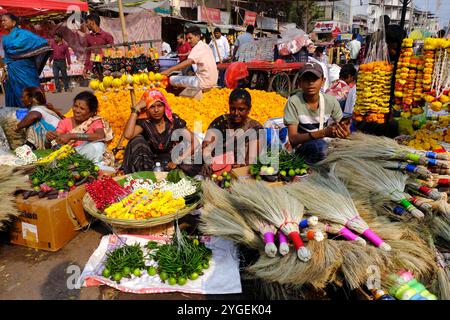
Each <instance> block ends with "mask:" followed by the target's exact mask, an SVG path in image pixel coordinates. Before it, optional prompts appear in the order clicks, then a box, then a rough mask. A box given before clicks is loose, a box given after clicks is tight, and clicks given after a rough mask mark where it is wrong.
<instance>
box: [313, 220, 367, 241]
mask: <svg viewBox="0 0 450 320" xmlns="http://www.w3.org/2000/svg"><path fill="white" fill-rule="evenodd" d="M317 228H319V229H320V230H322V231H323V232H326V233H329V234H334V235H340V236H342V237H344V238H345V239H347V240H349V241H355V242H358V243H359V244H361V245H363V246H365V245H366V244H367V242H366V240H364V239H363V238H361V237H360V236H358V235H356V234H354V233H353V232H352V231H351V230H349V229H348V228H346V227H344V226H343V225H339V224H337V223H330V222H327V223H319V224H318V225H317Z"/></svg>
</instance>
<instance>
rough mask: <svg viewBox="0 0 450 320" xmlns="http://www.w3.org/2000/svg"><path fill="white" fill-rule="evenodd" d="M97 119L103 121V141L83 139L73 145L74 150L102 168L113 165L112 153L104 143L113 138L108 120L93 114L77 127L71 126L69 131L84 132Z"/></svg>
mask: <svg viewBox="0 0 450 320" xmlns="http://www.w3.org/2000/svg"><path fill="white" fill-rule="evenodd" d="M98 120H101V121H102V123H103V130H104V132H105V138H104V139H103V141H92V142H88V141H85V142H83V143H82V144H81V145H79V146H77V147H75V150H76V151H77V152H78V153H80V154H82V155H84V156H85V157H86V158H88V159H90V160H91V161H93V162H94V163H95V164H96V165H98V166H100V168H101V169H102V167H105V166H106V167H112V166H114V155H113V154H112V152H111V151H109V150H108V148H106V144H105V142H108V141H111V140H112V139H113V130H112V128H111V126H110V125H109V123H108V121H106V120H105V119H103V118H102V117H99V116H93V117H90V118H89V119H88V120H86V121H84V122H83V123H82V124H80V125H78V126H77V127H75V128H72V129H71V130H70V132H69V133H86V132H87V131H88V130H89V127H90V126H91V125H92V124H93V123H94V122H96V121H98Z"/></svg>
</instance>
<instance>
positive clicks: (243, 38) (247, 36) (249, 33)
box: [233, 25, 255, 60]
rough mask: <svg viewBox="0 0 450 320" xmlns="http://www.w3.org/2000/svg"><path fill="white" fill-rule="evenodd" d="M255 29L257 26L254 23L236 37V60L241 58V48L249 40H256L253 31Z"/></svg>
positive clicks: (234, 50)
mask: <svg viewBox="0 0 450 320" xmlns="http://www.w3.org/2000/svg"><path fill="white" fill-rule="evenodd" d="M254 31H255V27H254V26H252V25H249V26H247V29H246V31H245V32H244V33H243V34H241V35H239V36H238V37H237V39H236V42H235V43H234V49H233V57H234V58H235V59H236V60H239V55H240V54H241V52H240V49H239V48H241V49H242V47H243V46H244V45H245V44H246V43H249V42H254V41H255V38H254V37H253V32H254Z"/></svg>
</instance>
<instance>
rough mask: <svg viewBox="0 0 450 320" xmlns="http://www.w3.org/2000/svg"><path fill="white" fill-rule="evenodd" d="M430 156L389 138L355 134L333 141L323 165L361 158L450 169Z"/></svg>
mask: <svg viewBox="0 0 450 320" xmlns="http://www.w3.org/2000/svg"><path fill="white" fill-rule="evenodd" d="M434 155H437V154H434ZM428 156H430V154H429V153H421V152H419V151H418V150H415V149H411V148H409V147H406V146H402V145H399V144H397V142H396V141H395V140H393V139H390V138H387V137H378V136H373V135H368V134H363V133H354V134H352V135H351V136H350V137H349V138H348V139H336V140H333V141H332V142H331V143H330V152H329V155H328V157H327V159H326V160H324V161H323V162H322V163H329V162H334V161H336V160H339V159H341V158H359V159H371V160H400V161H410V162H413V163H415V164H420V165H426V166H430V167H435V168H439V169H448V168H450V162H448V161H446V160H438V159H435V158H429V157H428ZM319 164H320V163H319Z"/></svg>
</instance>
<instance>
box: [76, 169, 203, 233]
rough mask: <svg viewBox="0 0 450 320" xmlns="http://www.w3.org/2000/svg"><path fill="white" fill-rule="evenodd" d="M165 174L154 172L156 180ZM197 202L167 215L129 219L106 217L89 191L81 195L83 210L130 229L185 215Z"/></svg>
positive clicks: (147, 226) (154, 224)
mask: <svg viewBox="0 0 450 320" xmlns="http://www.w3.org/2000/svg"><path fill="white" fill-rule="evenodd" d="M165 176H167V173H165V174H164V173H163V172H161V173H159V174H156V177H157V179H158V180H159V179H161V178H165ZM125 177H126V176H121V177H116V178H114V180H121V179H123V178H125ZM199 203H200V200H199V201H197V202H195V203H193V204H190V205H188V206H186V207H185V208H183V209H181V210H179V211H178V212H176V213H173V214H168V215H165V216H161V217H155V218H150V219H145V220H129V219H117V218H110V217H107V216H106V215H104V214H103V213H102V212H101V211H100V210H98V209H97V207H96V206H95V202H94V200H92V198H91V196H90V195H89V193H86V194H85V195H84V197H83V207H84V210H86V211H87V212H88V213H89V214H90V215H92V216H93V217H95V218H97V219H99V220H102V221H104V222H106V223H109V224H111V225H113V226H116V227H122V228H131V229H139V228H149V227H154V226H159V225H162V224H166V223H169V222H172V221H174V220H175V219H180V218H182V217H184V216H185V215H187V214H188V213H189V212H191V211H192V210H194V209H195V208H196V207H197V206H198V204H199Z"/></svg>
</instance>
